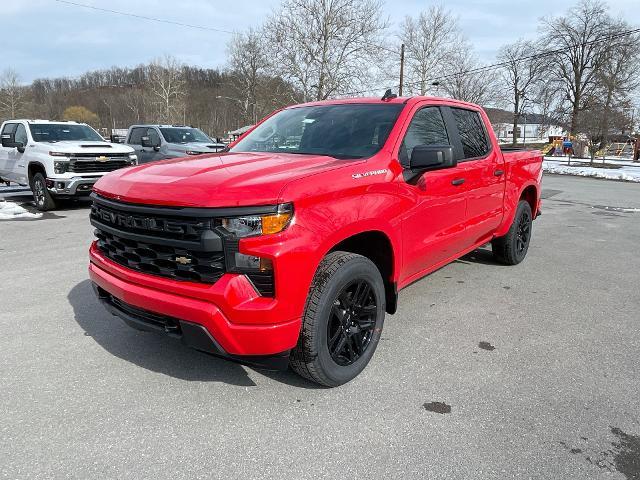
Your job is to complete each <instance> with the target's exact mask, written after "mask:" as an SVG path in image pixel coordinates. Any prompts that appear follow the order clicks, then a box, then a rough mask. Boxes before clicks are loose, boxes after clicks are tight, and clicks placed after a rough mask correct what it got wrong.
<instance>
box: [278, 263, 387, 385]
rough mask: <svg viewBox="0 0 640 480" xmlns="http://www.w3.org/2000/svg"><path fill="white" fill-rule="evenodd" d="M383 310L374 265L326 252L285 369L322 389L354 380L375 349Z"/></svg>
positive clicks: (381, 291) (380, 282)
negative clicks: (317, 384)
mask: <svg viewBox="0 0 640 480" xmlns="http://www.w3.org/2000/svg"><path fill="white" fill-rule="evenodd" d="M384 313H385V295H384V283H383V281H382V276H381V275H380V271H379V270H378V268H377V267H376V266H375V264H374V263H373V262H372V261H371V260H369V259H368V258H366V257H363V256H362V255H356V254H354V253H347V252H332V253H330V254H328V255H327V256H326V257H325V258H324V259H323V260H322V262H321V263H320V266H319V267H318V271H317V272H316V275H315V277H314V280H313V283H312V284H311V291H310V292H309V297H308V299H307V305H306V307H305V312H304V316H303V319H302V331H301V332H300V338H299V340H298V345H297V346H296V347H295V348H294V350H293V351H292V352H291V359H290V363H291V367H292V368H293V369H294V370H295V371H296V372H297V373H298V374H299V375H302V376H303V377H305V378H308V379H309V380H312V381H314V382H316V383H319V384H321V385H325V386H328V387H335V386H338V385H342V384H343V383H347V382H348V381H350V380H352V379H354V378H355V377H356V376H357V375H358V374H359V373H360V372H362V370H364V368H365V367H366V366H367V364H368V363H369V360H371V357H372V356H373V353H374V352H375V349H376V347H377V345H378V341H379V340H380V335H381V333H382V326H383V323H384Z"/></svg>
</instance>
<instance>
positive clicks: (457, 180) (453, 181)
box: [451, 178, 464, 187]
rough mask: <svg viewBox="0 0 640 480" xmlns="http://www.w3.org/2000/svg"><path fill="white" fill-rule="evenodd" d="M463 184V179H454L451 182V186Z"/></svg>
mask: <svg viewBox="0 0 640 480" xmlns="http://www.w3.org/2000/svg"><path fill="white" fill-rule="evenodd" d="M463 183H464V178H456V179H455V180H451V185H455V186H456V187H457V186H458V185H462V184H463Z"/></svg>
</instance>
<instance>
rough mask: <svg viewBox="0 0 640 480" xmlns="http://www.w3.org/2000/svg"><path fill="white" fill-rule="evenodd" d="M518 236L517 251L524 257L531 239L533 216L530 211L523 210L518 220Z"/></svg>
mask: <svg viewBox="0 0 640 480" xmlns="http://www.w3.org/2000/svg"><path fill="white" fill-rule="evenodd" d="M517 232H518V233H517V235H516V251H517V253H518V256H520V255H522V254H523V253H524V252H525V250H526V249H527V247H528V246H529V240H530V239H531V215H530V213H529V211H528V210H523V211H522V212H521V214H520V218H519V219H518V231H517Z"/></svg>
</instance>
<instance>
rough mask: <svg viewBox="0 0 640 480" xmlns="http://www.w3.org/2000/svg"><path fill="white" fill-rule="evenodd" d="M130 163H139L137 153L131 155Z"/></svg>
mask: <svg viewBox="0 0 640 480" xmlns="http://www.w3.org/2000/svg"><path fill="white" fill-rule="evenodd" d="M129 163H130V164H131V165H137V164H138V156H137V155H136V154H135V153H132V154H130V155H129Z"/></svg>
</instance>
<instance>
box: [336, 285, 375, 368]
mask: <svg viewBox="0 0 640 480" xmlns="http://www.w3.org/2000/svg"><path fill="white" fill-rule="evenodd" d="M377 312H378V306H377V305H376V298H375V295H374V292H373V289H372V287H371V285H370V284H369V282H368V281H367V280H364V279H358V280H354V281H353V282H351V283H350V284H348V285H347V286H346V287H345V288H343V289H342V291H341V292H340V293H339V294H338V296H337V297H336V299H335V300H334V302H333V308H332V309H331V317H330V318H329V322H328V323H327V347H328V348H329V354H330V355H331V358H332V359H333V361H334V362H336V363H337V364H338V365H341V366H347V365H351V364H352V363H354V362H355V361H356V360H357V359H358V358H360V357H361V356H362V354H364V352H365V351H366V350H367V347H368V346H369V344H370V343H371V338H372V337H373V329H374V328H375V325H376V316H377Z"/></svg>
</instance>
